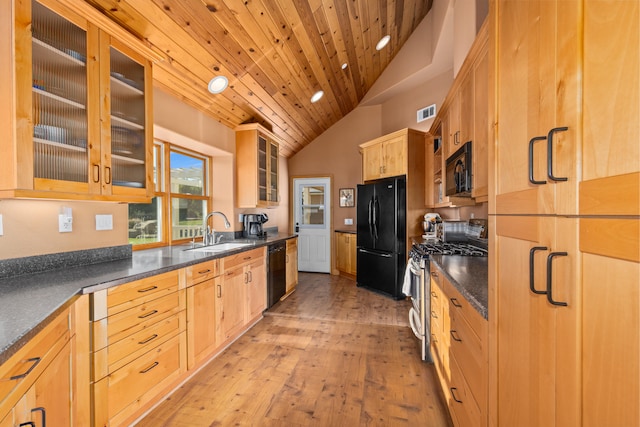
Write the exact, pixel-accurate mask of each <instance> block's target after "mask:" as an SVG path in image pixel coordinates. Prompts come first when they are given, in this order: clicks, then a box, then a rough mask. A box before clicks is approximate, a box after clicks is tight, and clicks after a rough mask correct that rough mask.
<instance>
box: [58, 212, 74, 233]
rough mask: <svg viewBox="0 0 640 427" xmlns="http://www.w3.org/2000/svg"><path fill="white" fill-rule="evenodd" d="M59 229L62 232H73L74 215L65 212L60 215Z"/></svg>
mask: <svg viewBox="0 0 640 427" xmlns="http://www.w3.org/2000/svg"><path fill="white" fill-rule="evenodd" d="M58 231H59V232H60V233H71V232H72V231H73V217H71V216H67V215H65V214H60V215H58Z"/></svg>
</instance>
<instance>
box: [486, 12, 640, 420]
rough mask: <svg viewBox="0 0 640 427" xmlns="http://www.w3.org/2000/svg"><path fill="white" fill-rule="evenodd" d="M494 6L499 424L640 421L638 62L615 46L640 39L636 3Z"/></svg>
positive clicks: (494, 341) (493, 284) (493, 264)
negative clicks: (622, 41) (639, 333)
mask: <svg viewBox="0 0 640 427" xmlns="http://www.w3.org/2000/svg"><path fill="white" fill-rule="evenodd" d="M491 9H492V12H491V14H490V15H491V16H494V17H495V18H494V25H493V26H492V41H491V47H492V49H493V48H495V54H496V59H495V61H492V63H494V62H495V64H496V65H497V67H498V68H497V70H495V72H491V71H490V73H489V74H490V75H494V76H495V78H496V80H495V87H496V91H497V92H496V98H495V99H496V102H497V104H496V105H495V117H493V119H492V120H493V122H494V123H496V122H497V120H496V118H497V117H499V118H500V121H499V123H498V124H497V128H496V135H495V144H493V143H492V144H490V158H492V159H494V160H495V169H496V172H495V175H494V177H495V185H493V186H492V187H491V188H490V198H493V200H494V201H495V203H493V204H490V206H489V208H490V211H489V214H490V226H489V228H490V230H493V232H494V235H493V236H492V238H490V242H492V241H493V244H492V247H490V251H492V253H494V254H495V256H494V257H492V258H491V260H490V263H489V265H490V272H489V277H490V283H489V289H490V293H489V299H490V300H489V304H490V306H493V307H496V308H497V313H496V316H495V317H491V316H490V318H492V319H494V320H493V321H492V323H491V328H490V337H491V349H492V351H493V352H494V353H495V354H496V358H495V360H492V362H491V363H492V365H491V371H492V372H495V375H493V376H492V377H491V378H493V379H495V381H491V382H490V390H489V391H490V396H493V399H492V400H491V414H490V419H491V421H492V423H493V424H494V425H521V426H537V425H546V426H554V425H555V426H598V425H620V426H622V425H638V424H640V413H639V412H638V410H637V402H638V401H639V400H640V392H639V388H638V372H640V350H639V348H640V338H639V335H638V329H640V320H639V318H640V302H639V301H640V299H639V298H638V289H640V279H639V277H640V246H639V243H638V238H637V236H638V235H639V234H640V220H638V216H639V215H640V146H639V145H638V144H637V141H638V140H640V133H639V132H640V130H639V128H638V126H637V123H638V122H639V121H640V101H639V100H640V82H639V81H638V79H637V70H638V68H639V67H640V54H639V52H638V50H637V49H626V48H621V49H613V48H612V47H615V46H619V45H620V44H619V40H622V39H625V40H630V39H631V40H638V39H639V38H640V28H639V27H638V26H637V25H636V23H637V21H638V17H639V13H640V12H639V10H638V8H637V5H632V4H630V3H628V2H614V3H607V4H606V5H605V4H599V3H598V2H562V1H557V2H555V1H554V2H545V1H539V2H528V4H527V5H524V4H521V3H520V2H512V1H495V2H492V4H491ZM543 35H544V36H543ZM548 35H551V36H550V37H549V36H548ZM612 49H613V50H612ZM614 51H615V54H613V53H612V52H614ZM532 59H533V60H532ZM550 70H554V71H553V72H550ZM612 70H618V71H617V72H612ZM516 82H520V86H518V85H517V84H516ZM558 178H560V179H559V180H558ZM565 178H566V179H565ZM496 214H499V215H496ZM623 324H624V325H627V326H628V329H627V328H626V327H625V328H621V326H620V325H623ZM623 329H624V330H623ZM603 402H606V405H605V404H603Z"/></svg>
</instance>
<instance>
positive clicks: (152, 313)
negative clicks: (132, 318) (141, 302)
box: [138, 310, 158, 319]
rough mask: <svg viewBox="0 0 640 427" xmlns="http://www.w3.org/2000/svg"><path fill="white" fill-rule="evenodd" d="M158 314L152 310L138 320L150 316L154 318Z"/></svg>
mask: <svg viewBox="0 0 640 427" xmlns="http://www.w3.org/2000/svg"><path fill="white" fill-rule="evenodd" d="M157 312H158V310H151V311H150V312H148V313H147V314H141V315H140V316H138V319H145V318H147V317H149V316H153V315H154V314H156V313H157Z"/></svg>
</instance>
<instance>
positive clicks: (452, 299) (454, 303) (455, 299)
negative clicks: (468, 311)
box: [449, 297, 462, 308]
mask: <svg viewBox="0 0 640 427" xmlns="http://www.w3.org/2000/svg"><path fill="white" fill-rule="evenodd" d="M449 299H450V300H451V303H452V304H453V305H455V306H456V307H458V308H460V307H462V305H460V303H459V302H458V299H457V298H455V297H454V298H449Z"/></svg>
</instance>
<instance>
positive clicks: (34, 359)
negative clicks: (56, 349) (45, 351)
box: [9, 357, 40, 381]
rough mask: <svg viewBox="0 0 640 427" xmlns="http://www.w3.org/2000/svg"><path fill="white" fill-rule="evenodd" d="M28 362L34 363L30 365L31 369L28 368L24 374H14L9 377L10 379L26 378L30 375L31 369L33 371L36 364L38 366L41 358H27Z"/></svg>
mask: <svg viewBox="0 0 640 427" xmlns="http://www.w3.org/2000/svg"><path fill="white" fill-rule="evenodd" d="M27 362H30V363H32V365H31V366H30V367H29V369H27V371H26V372H24V373H22V374H19V375H14V376H12V377H11V378H9V381H14V380H19V379H20V378H24V377H26V376H27V375H29V374H30V373H31V371H33V370H34V368H35V367H36V366H38V363H40V358H39V357H32V358H31V359H27Z"/></svg>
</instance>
